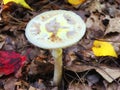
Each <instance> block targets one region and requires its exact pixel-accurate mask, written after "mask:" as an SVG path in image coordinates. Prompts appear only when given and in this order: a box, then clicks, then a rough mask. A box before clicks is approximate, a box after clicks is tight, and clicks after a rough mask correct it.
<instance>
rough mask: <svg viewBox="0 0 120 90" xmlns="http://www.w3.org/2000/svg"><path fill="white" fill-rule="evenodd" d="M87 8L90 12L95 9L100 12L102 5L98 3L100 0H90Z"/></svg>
mask: <svg viewBox="0 0 120 90" xmlns="http://www.w3.org/2000/svg"><path fill="white" fill-rule="evenodd" d="M87 10H88V11H90V12H95V11H99V12H101V11H102V7H101V4H100V1H98V0H92V2H91V3H90V4H89V6H88V8H87Z"/></svg>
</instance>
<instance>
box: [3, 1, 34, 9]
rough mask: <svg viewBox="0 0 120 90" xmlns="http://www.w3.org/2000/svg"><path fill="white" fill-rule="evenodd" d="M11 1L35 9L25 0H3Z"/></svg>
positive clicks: (4, 2) (5, 2)
mask: <svg viewBox="0 0 120 90" xmlns="http://www.w3.org/2000/svg"><path fill="white" fill-rule="evenodd" d="M9 2H14V3H17V4H20V5H22V6H23V7H25V8H27V9H30V10H33V9H32V8H31V7H30V6H29V5H28V4H27V3H26V2H25V0H3V4H7V3H9Z"/></svg>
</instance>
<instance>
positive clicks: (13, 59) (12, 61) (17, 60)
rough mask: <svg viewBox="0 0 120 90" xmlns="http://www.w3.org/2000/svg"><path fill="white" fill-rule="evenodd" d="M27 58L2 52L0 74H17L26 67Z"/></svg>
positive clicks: (12, 52) (13, 53)
mask: <svg viewBox="0 0 120 90" xmlns="http://www.w3.org/2000/svg"><path fill="white" fill-rule="evenodd" d="M25 60H26V57H25V56H21V55H20V54H19V53H16V52H14V51H0V74H5V75H9V74H11V73H14V72H17V70H18V69H19V68H20V67H22V66H23V65H24V62H25Z"/></svg>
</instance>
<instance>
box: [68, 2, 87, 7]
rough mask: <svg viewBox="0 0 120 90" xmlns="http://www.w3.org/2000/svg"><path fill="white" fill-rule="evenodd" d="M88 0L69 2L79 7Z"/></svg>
mask: <svg viewBox="0 0 120 90" xmlns="http://www.w3.org/2000/svg"><path fill="white" fill-rule="evenodd" d="M85 1H86V0H68V3H70V4H71V5H73V6H74V7H76V8H77V7H79V6H80V5H81V4H83V3H84V2H85Z"/></svg>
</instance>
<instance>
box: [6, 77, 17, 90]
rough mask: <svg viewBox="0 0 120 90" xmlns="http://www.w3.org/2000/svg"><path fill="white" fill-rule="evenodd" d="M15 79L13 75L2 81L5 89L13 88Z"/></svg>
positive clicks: (11, 89) (13, 89) (10, 89)
mask: <svg viewBox="0 0 120 90" xmlns="http://www.w3.org/2000/svg"><path fill="white" fill-rule="evenodd" d="M16 81H17V79H16V78H15V77H10V78H8V79H7V80H6V81H5V83H4V89H5V90H15V82H16Z"/></svg>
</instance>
